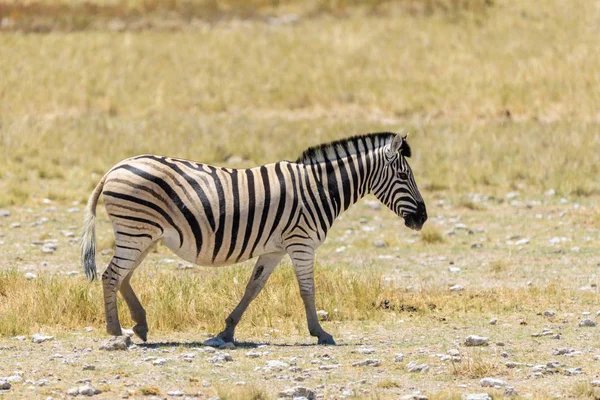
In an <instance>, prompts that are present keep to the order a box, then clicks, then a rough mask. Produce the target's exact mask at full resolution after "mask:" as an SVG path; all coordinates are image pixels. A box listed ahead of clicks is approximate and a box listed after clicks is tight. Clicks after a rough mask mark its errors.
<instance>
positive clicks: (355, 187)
mask: <svg viewBox="0 0 600 400" xmlns="http://www.w3.org/2000/svg"><path fill="white" fill-rule="evenodd" d="M342 146H343V147H344V149H345V150H346V152H347V153H349V150H348V145H347V144H346V143H344V144H343V145H342ZM355 146H356V144H355ZM356 153H360V152H359V151H358V149H356ZM357 159H358V157H357ZM347 161H348V168H349V169H350V175H351V176H352V188H353V190H354V193H352V204H354V203H356V202H357V201H358V197H359V193H360V187H359V185H360V181H359V180H358V174H357V173H356V168H354V160H353V159H352V156H348V159H347Z"/></svg>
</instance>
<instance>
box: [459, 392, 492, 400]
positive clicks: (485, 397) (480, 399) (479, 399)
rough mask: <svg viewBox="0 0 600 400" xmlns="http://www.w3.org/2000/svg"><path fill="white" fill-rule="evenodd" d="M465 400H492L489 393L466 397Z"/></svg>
mask: <svg viewBox="0 0 600 400" xmlns="http://www.w3.org/2000/svg"><path fill="white" fill-rule="evenodd" d="M465 400H492V398H491V397H490V395H489V394H487V393H473V394H468V395H466V396H465Z"/></svg>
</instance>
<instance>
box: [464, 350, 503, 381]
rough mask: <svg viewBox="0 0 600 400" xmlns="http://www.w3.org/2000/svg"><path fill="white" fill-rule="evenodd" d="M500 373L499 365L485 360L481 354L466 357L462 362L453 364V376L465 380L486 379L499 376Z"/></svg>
mask: <svg viewBox="0 0 600 400" xmlns="http://www.w3.org/2000/svg"><path fill="white" fill-rule="evenodd" d="M500 371H501V369H500V367H499V365H498V364H497V363H495V362H492V361H489V360H485V359H483V357H482V356H481V354H476V355H474V356H473V357H465V358H464V359H463V360H462V361H461V362H454V361H453V362H452V374H453V375H454V376H458V377H463V378H471V379H478V378H484V377H486V376H494V375H497V374H499V373H500Z"/></svg>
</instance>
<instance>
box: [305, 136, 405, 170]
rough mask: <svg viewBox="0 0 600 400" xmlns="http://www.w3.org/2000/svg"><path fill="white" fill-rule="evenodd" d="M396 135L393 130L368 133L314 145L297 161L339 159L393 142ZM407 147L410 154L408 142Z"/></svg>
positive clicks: (313, 162) (315, 161)
mask: <svg viewBox="0 0 600 400" xmlns="http://www.w3.org/2000/svg"><path fill="white" fill-rule="evenodd" d="M394 135H396V134H395V133H392V132H377V133H367V134H366V135H356V136H352V137H349V138H346V139H341V140H336V141H334V142H330V143H324V144H320V145H317V146H312V147H309V148H308V149H306V150H304V151H303V152H302V155H301V156H300V157H298V159H297V160H296V162H297V163H301V164H315V163H319V162H323V161H326V160H338V159H340V158H344V157H348V156H351V155H353V154H356V153H358V152H359V151H366V150H372V149H376V148H379V147H382V146H385V145H386V144H388V143H390V142H391V140H392V138H393V137H394ZM405 147H406V148H405V149H403V153H404V151H406V150H408V154H410V148H409V147H408V143H405Z"/></svg>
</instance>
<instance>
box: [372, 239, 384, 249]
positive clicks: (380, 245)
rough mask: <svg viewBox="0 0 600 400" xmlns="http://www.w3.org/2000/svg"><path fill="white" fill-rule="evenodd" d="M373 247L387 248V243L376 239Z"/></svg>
mask: <svg viewBox="0 0 600 400" xmlns="http://www.w3.org/2000/svg"><path fill="white" fill-rule="evenodd" d="M373 246H375V247H378V248H383V247H387V243H385V242H384V241H383V240H381V239H376V240H374V241H373Z"/></svg>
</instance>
